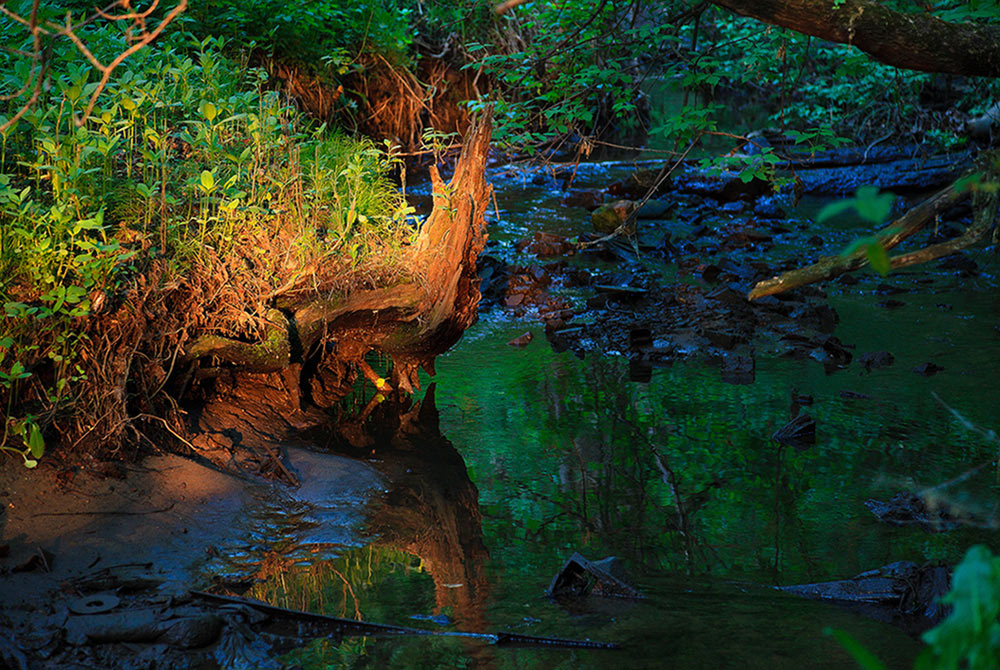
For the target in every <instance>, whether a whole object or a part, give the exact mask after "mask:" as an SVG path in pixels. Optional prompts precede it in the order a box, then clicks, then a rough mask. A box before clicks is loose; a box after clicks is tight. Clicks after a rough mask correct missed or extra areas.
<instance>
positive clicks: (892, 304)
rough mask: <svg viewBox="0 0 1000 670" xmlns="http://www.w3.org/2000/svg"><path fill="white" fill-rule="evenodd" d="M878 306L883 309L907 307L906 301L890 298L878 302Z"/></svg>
mask: <svg viewBox="0 0 1000 670" xmlns="http://www.w3.org/2000/svg"><path fill="white" fill-rule="evenodd" d="M878 306H879V307H881V308H883V309H899V308H900V307H905V306H906V303H905V302H903V301H902V300H894V299H891V298H890V299H889V300H883V301H882V302H880V303H879V304H878Z"/></svg>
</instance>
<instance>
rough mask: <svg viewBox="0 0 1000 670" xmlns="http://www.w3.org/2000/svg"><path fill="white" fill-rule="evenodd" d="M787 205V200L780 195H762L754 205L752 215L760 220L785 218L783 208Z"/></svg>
mask: <svg viewBox="0 0 1000 670" xmlns="http://www.w3.org/2000/svg"><path fill="white" fill-rule="evenodd" d="M787 205H788V198H786V197H783V196H780V195H763V196H761V197H760V198H759V199H758V200H757V202H756V204H754V206H753V213H754V214H755V215H756V216H758V217H760V218H762V219H781V218H784V216H785V207H786V206H787ZM775 232H777V231H775ZM784 232H788V231H784Z"/></svg>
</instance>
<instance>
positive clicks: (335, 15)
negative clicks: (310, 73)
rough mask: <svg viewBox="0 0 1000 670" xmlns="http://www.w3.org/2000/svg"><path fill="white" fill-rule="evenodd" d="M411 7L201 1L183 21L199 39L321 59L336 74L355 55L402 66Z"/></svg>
mask: <svg viewBox="0 0 1000 670" xmlns="http://www.w3.org/2000/svg"><path fill="white" fill-rule="evenodd" d="M411 4H412V3H409V2H405V1H401V0H390V1H389V2H367V3H361V2H339V1H338V0H311V1H310V2H283V1H282V0H263V1H261V2H245V1H243V0H207V1H206V2H197V3H192V5H191V7H190V9H189V10H188V12H187V14H186V15H185V18H184V21H185V27H186V28H187V29H188V30H191V31H192V32H194V33H195V34H197V35H199V36H201V37H208V36H223V37H226V38H228V39H230V40H236V42H237V43H238V46H243V47H250V46H253V47H257V48H262V49H264V50H266V51H267V52H268V53H269V54H271V55H278V56H281V57H283V58H291V59H293V60H296V61H299V62H303V63H320V62H321V61H323V60H324V59H327V62H328V63H329V64H331V65H333V66H334V69H336V68H339V67H342V66H346V65H348V64H350V63H351V62H352V61H353V60H355V59H356V58H357V57H358V56H359V55H360V54H361V53H378V54H382V55H384V56H386V57H388V58H389V59H390V60H400V61H405V59H406V58H407V57H408V55H409V46H410V43H411V41H412V39H413V32H412V29H411V25H410V21H411V16H410V15H411V12H412V11H413V10H412V8H411V7H410V6H409V5H411Z"/></svg>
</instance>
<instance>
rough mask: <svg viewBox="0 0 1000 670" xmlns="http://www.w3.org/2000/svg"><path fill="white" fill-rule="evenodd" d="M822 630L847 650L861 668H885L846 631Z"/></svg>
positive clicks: (878, 669)
mask: <svg viewBox="0 0 1000 670" xmlns="http://www.w3.org/2000/svg"><path fill="white" fill-rule="evenodd" d="M823 632H824V633H825V634H826V635H829V636H830V637H832V638H833V639H834V640H836V641H837V642H838V643H840V646H842V647H843V648H844V649H846V650H847V653H849V654H850V655H851V658H853V659H854V660H855V662H857V664H858V667H859V668H861V670H885V664H884V663H882V661H880V660H879V659H878V657H877V656H875V654H873V653H871V652H870V651H869V650H868V648H867V647H865V646H864V645H863V644H861V643H860V642H858V641H857V640H856V639H854V636H852V635H851V634H850V633H848V632H847V631H844V630H839V629H836V628H827V629H826V630H824V631H823Z"/></svg>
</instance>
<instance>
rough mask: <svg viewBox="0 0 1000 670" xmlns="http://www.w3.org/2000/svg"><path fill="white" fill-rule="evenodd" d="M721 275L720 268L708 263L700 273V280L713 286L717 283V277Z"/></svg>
mask: <svg viewBox="0 0 1000 670" xmlns="http://www.w3.org/2000/svg"><path fill="white" fill-rule="evenodd" d="M720 274H722V268H720V267H719V266H718V265H715V264H714V263H709V264H708V265H706V266H705V267H704V268H702V271H701V278H702V279H704V280H705V281H707V282H708V283H709V284H714V283H715V282H717V281H719V275H720Z"/></svg>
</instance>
